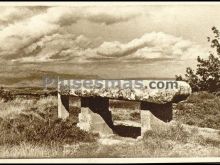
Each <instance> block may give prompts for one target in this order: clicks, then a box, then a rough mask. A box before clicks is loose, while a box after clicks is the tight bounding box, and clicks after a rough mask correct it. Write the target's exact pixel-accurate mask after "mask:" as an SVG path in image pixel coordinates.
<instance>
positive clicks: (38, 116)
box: [0, 98, 96, 145]
mask: <svg viewBox="0 0 220 165" xmlns="http://www.w3.org/2000/svg"><path fill="white" fill-rule="evenodd" d="M44 99H46V100H47V101H48V100H51V105H48V104H49V101H48V103H47V104H46V105H45V106H43V105H42V103H43V102H44ZM52 101H53V99H52V98H43V100H39V101H38V102H37V103H36V104H37V105H38V106H39V108H36V107H30V108H29V107H27V109H26V110H23V111H22V113H19V114H16V115H9V116H6V117H5V118H4V119H3V118H0V132H1V134H0V145H3V144H9V145H14V144H20V143H21V142H28V143H33V144H36V143H37V144H46V145H47V144H51V143H58V144H68V143H76V142H79V141H83V142H91V141H95V139H96V136H95V135H94V134H89V133H87V132H85V131H82V130H80V129H79V128H78V127H77V126H76V124H77V119H72V118H71V120H66V121H63V120H61V119H58V118H57V106H54V105H53V104H52ZM21 104H22V102H21ZM28 108H29V109H28ZM75 118H77V117H75Z"/></svg>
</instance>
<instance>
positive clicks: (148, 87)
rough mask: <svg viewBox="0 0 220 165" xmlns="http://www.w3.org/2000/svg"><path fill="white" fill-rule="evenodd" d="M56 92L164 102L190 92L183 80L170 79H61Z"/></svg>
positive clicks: (173, 100)
mask: <svg viewBox="0 0 220 165" xmlns="http://www.w3.org/2000/svg"><path fill="white" fill-rule="evenodd" d="M58 92H59V93H60V94H61V95H73V96H78V97H103V98H109V99H118V100H135V101H144V102H151V103H156V104H165V103H168V102H176V101H181V100H184V99H185V98H186V97H188V96H189V95H190V94H191V87H190V86H189V84H187V83H186V82H184V81H171V80H167V81H165V80H163V81H161V80H63V81H60V82H59V83H58Z"/></svg>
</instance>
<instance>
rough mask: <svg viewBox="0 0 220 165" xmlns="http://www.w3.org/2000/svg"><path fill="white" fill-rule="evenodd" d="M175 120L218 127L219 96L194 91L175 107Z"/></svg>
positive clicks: (219, 114)
mask: <svg viewBox="0 0 220 165" xmlns="http://www.w3.org/2000/svg"><path fill="white" fill-rule="evenodd" d="M175 120H177V121H178V122H181V123H185V124H189V125H196V126H199V127H208V128H214V129H220V124H219V123H220V96H216V95H214V94H211V93H208V92H196V93H193V94H192V95H190V96H189V97H188V99H187V100H186V101H184V102H180V103H178V104H177V105H176V107H175Z"/></svg>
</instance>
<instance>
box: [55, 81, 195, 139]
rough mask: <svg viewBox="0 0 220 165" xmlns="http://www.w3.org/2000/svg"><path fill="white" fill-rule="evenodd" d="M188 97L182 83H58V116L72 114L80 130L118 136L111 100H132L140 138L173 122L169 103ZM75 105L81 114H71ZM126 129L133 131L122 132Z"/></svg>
mask: <svg viewBox="0 0 220 165" xmlns="http://www.w3.org/2000/svg"><path fill="white" fill-rule="evenodd" d="M190 94H191V87H190V85H189V84H187V83H186V82H184V81H172V80H60V81H59V82H58V117H59V118H61V119H63V120H66V119H70V120H71V116H72V115H77V117H78V123H77V126H78V127H79V128H81V129H82V130H85V131H88V132H93V133H99V134H100V135H106V134H113V133H117V131H118V127H117V126H116V125H115V123H114V121H113V120H112V113H111V111H110V110H109V106H110V104H111V100H123V101H128V102H129V101H133V102H135V103H136V104H138V110H139V112H140V127H139V130H140V136H143V135H144V134H145V133H146V132H147V131H148V130H152V129H157V130H160V129H164V127H160V126H161V125H164V123H169V122H170V121H171V120H172V116H173V112H172V103H176V102H179V101H182V100H184V99H186V98H187V97H188V96H189V95H190ZM74 106H75V107H78V109H80V112H78V113H76V112H74V111H76V109H74V108H72V107H74ZM122 108H123V107H122ZM75 117H76V116H75ZM125 128H126V127H125ZM121 129H123V127H122V128H121ZM128 130H129V131H132V129H125V130H124V131H128Z"/></svg>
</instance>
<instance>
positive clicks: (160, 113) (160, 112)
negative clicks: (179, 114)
mask: <svg viewBox="0 0 220 165" xmlns="http://www.w3.org/2000/svg"><path fill="white" fill-rule="evenodd" d="M140 109H141V110H149V111H150V112H151V113H152V114H153V115H154V116H155V117H157V118H158V119H160V120H162V121H164V122H169V121H171V120H172V118H173V112H172V103H166V104H156V103H150V102H141V105H140Z"/></svg>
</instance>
